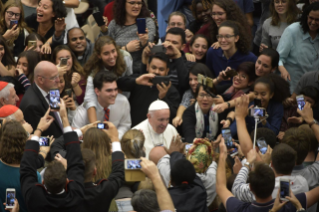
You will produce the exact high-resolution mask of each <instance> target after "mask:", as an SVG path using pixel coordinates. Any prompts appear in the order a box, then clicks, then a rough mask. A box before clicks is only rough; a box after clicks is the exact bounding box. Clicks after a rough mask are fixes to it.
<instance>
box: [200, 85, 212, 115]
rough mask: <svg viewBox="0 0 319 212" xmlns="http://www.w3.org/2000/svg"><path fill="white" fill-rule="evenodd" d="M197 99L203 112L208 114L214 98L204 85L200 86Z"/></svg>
mask: <svg viewBox="0 0 319 212" xmlns="http://www.w3.org/2000/svg"><path fill="white" fill-rule="evenodd" d="M196 100H197V102H198V105H199V107H200V109H201V110H202V111H203V113H204V114H207V113H208V112H209V110H210V109H211V107H212V105H213V98H212V97H211V96H210V95H209V94H208V93H207V92H206V91H204V89H203V86H201V87H200V88H199V92H198V96H197V98H196Z"/></svg>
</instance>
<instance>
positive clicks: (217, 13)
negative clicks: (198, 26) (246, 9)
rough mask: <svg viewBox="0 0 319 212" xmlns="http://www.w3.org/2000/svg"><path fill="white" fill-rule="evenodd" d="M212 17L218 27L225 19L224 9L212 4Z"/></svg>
mask: <svg viewBox="0 0 319 212" xmlns="http://www.w3.org/2000/svg"><path fill="white" fill-rule="evenodd" d="M212 18H213V20H214V22H215V23H216V25H217V27H219V26H220V25H221V24H222V23H223V22H224V21H226V20H227V14H226V11H225V10H224V9H223V8H221V7H220V6H218V5H216V4H214V5H213V8H212Z"/></svg>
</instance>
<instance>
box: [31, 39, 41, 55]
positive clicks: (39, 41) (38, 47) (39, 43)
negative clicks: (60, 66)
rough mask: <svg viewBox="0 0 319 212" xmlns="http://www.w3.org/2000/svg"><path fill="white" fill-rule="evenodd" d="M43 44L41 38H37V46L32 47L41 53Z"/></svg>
mask: <svg viewBox="0 0 319 212" xmlns="http://www.w3.org/2000/svg"><path fill="white" fill-rule="evenodd" d="M42 46H43V42H42V41H41V40H38V39H37V48H36V49H33V50H34V51H36V52H38V53H41V48H42Z"/></svg>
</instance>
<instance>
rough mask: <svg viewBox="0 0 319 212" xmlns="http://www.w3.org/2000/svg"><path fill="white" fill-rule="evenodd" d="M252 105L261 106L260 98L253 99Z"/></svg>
mask: <svg viewBox="0 0 319 212" xmlns="http://www.w3.org/2000/svg"><path fill="white" fill-rule="evenodd" d="M254 106H255V107H256V106H257V107H261V99H254Z"/></svg>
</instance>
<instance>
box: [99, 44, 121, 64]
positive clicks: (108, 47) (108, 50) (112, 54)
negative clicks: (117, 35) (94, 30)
mask: <svg viewBox="0 0 319 212" xmlns="http://www.w3.org/2000/svg"><path fill="white" fill-rule="evenodd" d="M98 57H99V58H100V59H102V61H103V64H104V66H105V67H106V68H107V69H112V68H113V67H114V66H115V65H116V59H117V51H116V48H115V46H114V45H113V44H105V45H104V46H103V47H102V48H101V52H100V55H98Z"/></svg>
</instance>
